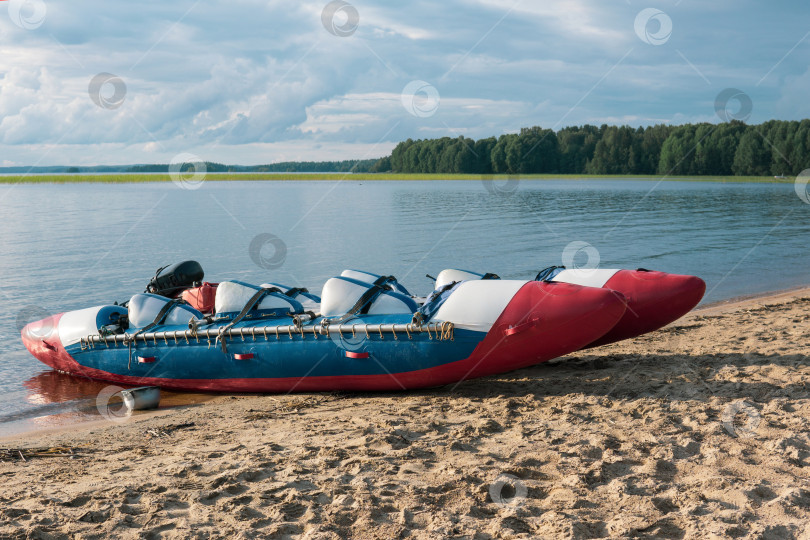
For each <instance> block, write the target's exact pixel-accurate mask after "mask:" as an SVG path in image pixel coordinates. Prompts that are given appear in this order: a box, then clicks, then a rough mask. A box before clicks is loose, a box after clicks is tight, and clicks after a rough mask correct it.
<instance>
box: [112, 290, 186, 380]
mask: <svg viewBox="0 0 810 540" xmlns="http://www.w3.org/2000/svg"><path fill="white" fill-rule="evenodd" d="M187 303H188V302H186V301H185V300H183V299H182V298H175V299H174V300H169V301H168V302H166V303H165V304H163V307H162V308H160V311H158V314H157V316H156V317H155V320H154V321H152V322H150V323H149V324H147V325H146V326H144V327H143V328H141V329H140V330H138V331H137V332H135V333H134V334H132V335H131V336H129V337H128V338H127V342H128V343H127V346H128V348H129V362H127V369H131V368H132V342H133V341H135V339H136V338H137V337H138V336H139V335H140V334H143V333H144V332H146V331H147V330H151V329H152V328H154V327H156V326H158V325H160V324H163V321H164V320H165V319H166V317H167V316H168V315H169V312H170V311H171V310H172V309H173V308H174V307H175V306H177V305H179V304H187Z"/></svg>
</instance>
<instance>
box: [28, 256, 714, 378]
mask: <svg viewBox="0 0 810 540" xmlns="http://www.w3.org/2000/svg"><path fill="white" fill-rule="evenodd" d="M554 270H560V271H559V272H556V273H555V274H554V278H560V277H561V278H562V279H551V280H549V278H548V275H543V272H541V275H540V276H538V279H535V280H532V281H522V280H501V279H497V276H494V275H492V274H477V273H474V272H465V271H461V270H447V271H444V272H442V273H440V274H439V276H438V277H437V280H436V288H435V290H434V292H433V293H432V294H431V295H429V296H428V297H427V298H418V297H414V296H412V295H410V293H409V292H408V291H407V290H406V289H405V288H404V287H403V286H402V285H400V284H399V283H397V282H396V280H395V279H394V278H393V277H391V276H379V275H376V274H370V273H366V272H359V271H354V270H347V271H344V272H343V274H341V275H340V276H338V277H334V278H331V279H329V280H328V281H327V282H326V284H325V285H324V286H323V290H322V293H321V296H320V297H319V296H316V295H314V294H312V293H310V292H309V291H308V290H306V289H300V288H289V287H285V286H283V285H281V284H278V283H266V284H263V285H261V286H255V285H250V284H247V283H243V282H239V281H225V282H222V283H218V284H213V283H202V279H203V272H202V268H201V267H200V266H199V264H197V263H196V262H194V261H186V262H184V263H180V264H178V265H174V266H173V267H169V268H164V269H161V270H159V271H158V274H157V275H156V276H155V278H154V279H153V280H152V282H150V284H149V286H148V287H147V290H146V292H144V293H143V294H136V295H134V296H132V298H131V299H130V300H129V301H128V302H126V303H125V304H123V305H117V304H114V305H104V306H96V307H91V308H87V309H82V310H78V311H71V312H67V313H61V314H58V315H53V316H51V317H48V318H45V319H43V320H41V321H37V322H34V323H30V324H28V325H27V326H26V327H25V328H23V330H22V339H23V342H24V344H25V346H26V348H27V349H28V350H29V351H30V352H31V354H33V355H34V356H35V357H36V358H37V359H39V360H40V361H42V362H44V363H45V364H47V365H49V366H51V367H53V368H54V369H56V370H59V371H62V372H65V373H69V374H72V375H78V376H84V377H89V378H93V379H99V380H104V381H110V382H115V383H118V384H125V385H155V386H160V387H163V388H170V389H182V390H198V391H244V392H291V391H296V392H309V391H330V390H402V389H409V388H422V387H429V386H439V385H444V384H448V383H453V382H457V381H462V380H465V379H471V378H476V377H482V376H487V375H493V374H497V373H503V372H507V371H512V370H515V369H519V368H522V367H527V366H531V365H534V364H538V363H541V362H545V361H547V360H550V359H552V358H555V357H558V356H562V355H565V354H567V353H570V352H573V351H576V350H578V349H582V348H584V347H589V346H595V345H598V344H602V343H606V342H610V341H615V340H617V339H624V338H625V337H630V336H631V335H638V334H640V333H643V332H644V331H649V330H647V329H648V328H649V329H654V327H658V326H662V325H663V324H666V323H668V322H670V321H671V320H674V319H676V318H678V317H680V316H681V315H683V314H684V313H685V312H686V311H688V310H689V309H691V308H692V307H694V305H696V304H697V303H698V302H699V301H700V298H701V297H702V295H703V291H704V290H705V285H704V284H703V281H702V280H700V279H698V278H695V277H691V276H675V277H674V278H673V277H670V276H672V275H671V274H662V273H660V272H659V273H655V274H654V275H651V276H645V277H643V278H642V277H638V278H636V277H625V278H621V279H618V280H616V277H617V276H620V275H621V272H626V271H613V272H614V273H613V274H612V276H611V277H610V278H609V279H607V280H604V281H605V282H604V283H602V284H601V285H599V283H598V281H599V280H596V281H594V282H593V283H591V282H588V283H577V282H576V281H578V279H574V278H575V277H576V275H570V274H569V275H568V277H569V278H570V279H569V281H571V282H567V281H566V279H565V278H566V272H569V271H565V270H562V269H556V268H555V269H554ZM550 273H554V272H553V271H551V272H550ZM650 274H652V273H650ZM657 274H661V275H660V276H658V275H657ZM647 277H650V278H651V279H646V278H647ZM579 278H581V279H579V280H580V281H581V280H582V279H584V277H583V276H579ZM600 280H601V278H600ZM614 280H616V281H615V283H618V284H619V285H621V286H622V287H624V288H625V289H626V291H618V290H616V289H613V288H610V287H612V286H615V285H611V284H612V282H614ZM653 282H655V283H658V289H659V293H660V298H661V301H660V302H659V303H658V307H657V308H656V307H655V306H654V304H655V302H654V301H652V300H650V298H651V295H650V294H649V291H648V289H649V288H650V286H649V284H650V283H653ZM628 284H629V285H628ZM631 285H632V287H631ZM664 289H666V290H664ZM628 299H631V300H628ZM631 309H632V310H633V311H634V312H635V314H634V315H633V314H631V316H630V318H628V316H627V312H628V311H630V310H631ZM633 319H644V322H643V323H641V322H639V323H637V324H635V325H633V324H629V323H628V321H630V322H632V321H633ZM634 332H635V333H634Z"/></svg>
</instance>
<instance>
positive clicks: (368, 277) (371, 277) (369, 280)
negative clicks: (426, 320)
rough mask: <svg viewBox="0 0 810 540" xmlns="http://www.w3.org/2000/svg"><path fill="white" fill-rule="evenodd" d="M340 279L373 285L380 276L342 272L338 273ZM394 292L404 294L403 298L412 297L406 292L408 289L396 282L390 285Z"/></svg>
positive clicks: (355, 271) (361, 271)
mask: <svg viewBox="0 0 810 540" xmlns="http://www.w3.org/2000/svg"><path fill="white" fill-rule="evenodd" d="M340 276H341V277H345V278H349V279H356V280H357V281H364V282H366V283H374V282H375V281H377V280H378V279H380V278H381V277H382V276H380V275H378V274H373V273H371V272H365V271H363V270H344V271H343V272H341V273H340ZM391 285H392V286H393V287H394V290H396V291H397V292H398V293H400V294H404V295H405V296H413V295H412V294H411V293H409V292H408V289H406V288H405V287H403V286H402V285H400V284H399V283H398V282H397V281H396V280H395V281H394V282H393V283H391Z"/></svg>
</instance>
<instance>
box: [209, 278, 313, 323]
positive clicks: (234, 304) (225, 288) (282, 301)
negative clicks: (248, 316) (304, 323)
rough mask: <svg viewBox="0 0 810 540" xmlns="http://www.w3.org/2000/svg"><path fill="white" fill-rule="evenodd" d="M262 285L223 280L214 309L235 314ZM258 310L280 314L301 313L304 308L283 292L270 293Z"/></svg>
mask: <svg viewBox="0 0 810 540" xmlns="http://www.w3.org/2000/svg"><path fill="white" fill-rule="evenodd" d="M260 290H261V287H257V286H256V285H250V284H248V283H243V282H241V281H223V282H222V283H220V284H219V285H218V286H217V295H216V298H215V299H214V311H215V313H216V314H217V315H227V314H232V313H233V314H235V313H239V312H240V311H242V309H243V308H244V307H245V306H246V305H247V303H248V302H249V301H250V299H251V298H253V296H254V295H255V294H256V293H257V292H259V291H260ZM255 309H256V310H257V311H258V312H260V313H261V312H264V313H269V312H277V313H278V314H280V315H283V314H286V313H288V312H293V313H301V312H303V311H304V308H303V307H302V306H301V303H300V302H297V301H295V300H293V299H292V298H290V297H289V296H285V295H283V294H281V293H269V294H267V296H265V297H264V298H262V299H261V300H260V301H259V304H258V305H257V306H256V308H255Z"/></svg>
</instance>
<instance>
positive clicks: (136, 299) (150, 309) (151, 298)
mask: <svg viewBox="0 0 810 540" xmlns="http://www.w3.org/2000/svg"><path fill="white" fill-rule="evenodd" d="M169 302H171V299H170V298H166V297H165V296H158V295H156V294H146V293H144V294H136V295H135V296H133V297H132V298H130V299H129V304H127V307H128V309H129V326H130V328H143V327H144V326H146V325H148V324H152V323H153V322H155V318H156V317H157V316H158V313H160V310H161V309H163V306H165V305H166V304H168V303H169ZM202 318H203V314H202V313H200V312H199V311H197V310H196V309H194V308H193V307H191V306H189V305H186V304H177V305H176V306H174V307H173V308H172V309H171V310H170V311H169V313H168V314H167V315H166V317H165V318H164V319H163V324H165V325H183V326H185V325H187V324H188V323H189V321H190V320H191V319H202Z"/></svg>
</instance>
